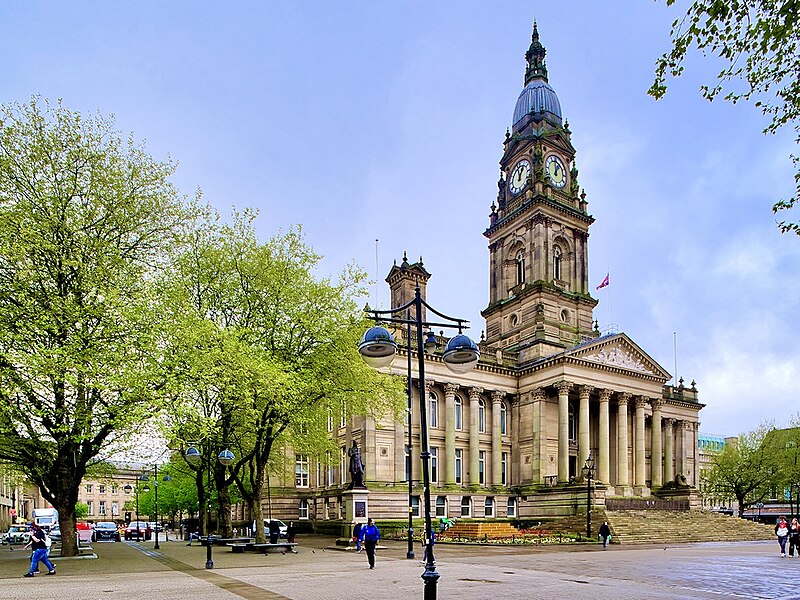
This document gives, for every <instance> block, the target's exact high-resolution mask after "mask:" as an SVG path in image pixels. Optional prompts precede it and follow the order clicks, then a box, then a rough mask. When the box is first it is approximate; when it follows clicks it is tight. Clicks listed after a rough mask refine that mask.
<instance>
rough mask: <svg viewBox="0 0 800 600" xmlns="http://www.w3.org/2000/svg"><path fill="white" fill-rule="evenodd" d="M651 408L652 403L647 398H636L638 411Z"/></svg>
mask: <svg viewBox="0 0 800 600" xmlns="http://www.w3.org/2000/svg"><path fill="white" fill-rule="evenodd" d="M649 406H650V401H649V399H648V398H647V397H646V396H636V409H637V410H638V409H640V408H641V409H645V408H648V407H649Z"/></svg>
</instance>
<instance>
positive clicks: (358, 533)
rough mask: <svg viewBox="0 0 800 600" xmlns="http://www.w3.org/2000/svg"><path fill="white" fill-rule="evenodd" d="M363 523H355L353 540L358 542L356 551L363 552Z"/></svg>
mask: <svg viewBox="0 0 800 600" xmlns="http://www.w3.org/2000/svg"><path fill="white" fill-rule="evenodd" d="M362 528H363V525H361V523H356V524H355V525H353V541H354V542H355V543H356V552H361V529H362Z"/></svg>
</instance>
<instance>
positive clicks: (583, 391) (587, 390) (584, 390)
mask: <svg viewBox="0 0 800 600" xmlns="http://www.w3.org/2000/svg"><path fill="white" fill-rule="evenodd" d="M593 391H594V388H593V387H592V386H590V385H582V386H579V387H578V393H579V394H580V398H581V400H583V399H584V398H588V397H589V396H590V395H591V394H592V392H593Z"/></svg>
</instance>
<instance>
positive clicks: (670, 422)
mask: <svg viewBox="0 0 800 600" xmlns="http://www.w3.org/2000/svg"><path fill="white" fill-rule="evenodd" d="M675 421H676V420H675V419H673V418H671V417H669V418H666V419H664V425H666V427H667V429H672V427H673V426H674V425H675Z"/></svg>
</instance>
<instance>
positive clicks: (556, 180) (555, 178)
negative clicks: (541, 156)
mask: <svg viewBox="0 0 800 600" xmlns="http://www.w3.org/2000/svg"><path fill="white" fill-rule="evenodd" d="M544 169H545V171H546V172H547V177H548V178H549V179H550V183H552V184H553V186H554V187H557V188H563V187H564V186H565V185H567V170H566V169H565V168H564V163H562V162H561V159H560V158H558V157H557V156H556V155H555V154H551V155H550V156H548V157H547V160H545V161H544Z"/></svg>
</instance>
